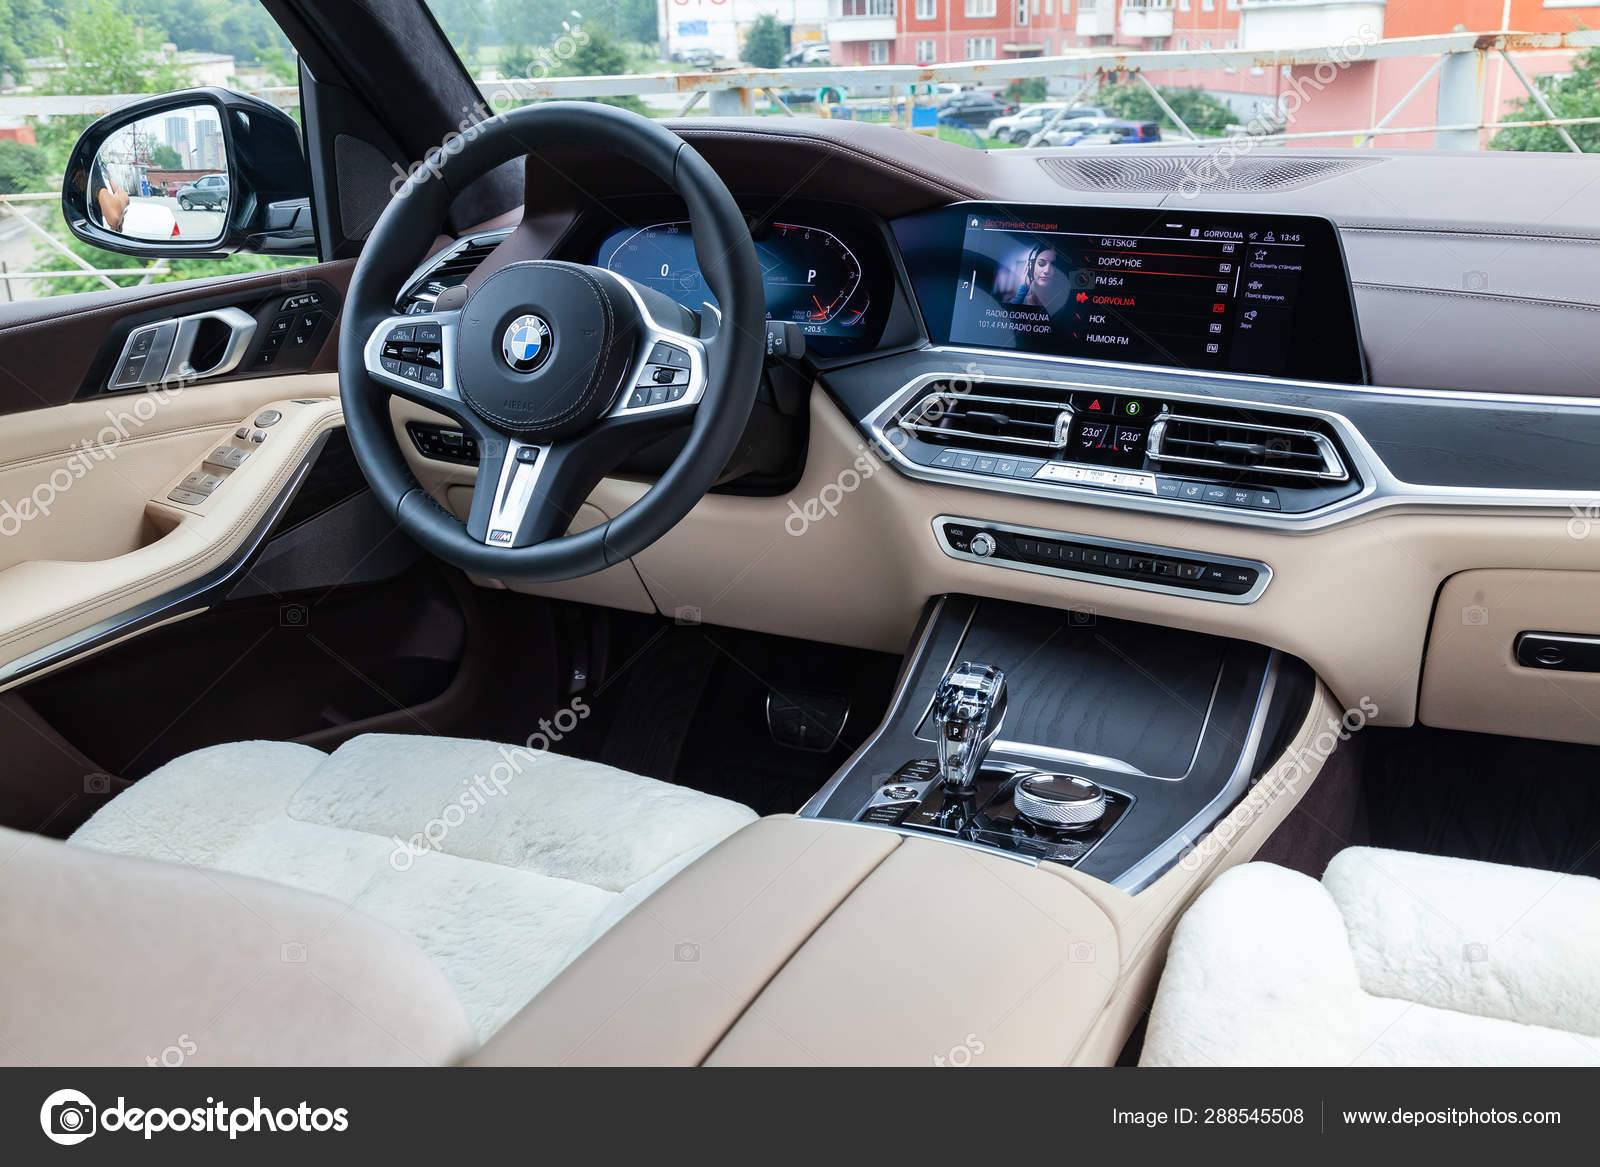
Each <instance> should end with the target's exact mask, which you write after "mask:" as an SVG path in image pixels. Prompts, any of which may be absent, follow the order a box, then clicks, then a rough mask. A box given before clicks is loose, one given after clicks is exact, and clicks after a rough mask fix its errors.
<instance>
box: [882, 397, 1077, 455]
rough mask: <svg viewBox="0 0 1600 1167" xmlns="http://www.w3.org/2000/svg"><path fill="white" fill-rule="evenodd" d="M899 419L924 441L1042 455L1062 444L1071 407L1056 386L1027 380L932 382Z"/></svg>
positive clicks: (1070, 417)
mask: <svg viewBox="0 0 1600 1167" xmlns="http://www.w3.org/2000/svg"><path fill="white" fill-rule="evenodd" d="M899 424H900V427H901V428H902V429H906V430H909V431H911V432H912V433H914V434H916V435H917V436H918V437H919V438H922V439H923V440H925V441H930V442H935V443H942V442H950V443H957V444H959V445H961V446H962V447H963V448H966V449H988V450H1000V451H1004V452H1007V453H1013V454H1015V453H1020V452H1022V451H1024V450H1029V451H1034V452H1038V453H1041V454H1044V455H1046V456H1048V455H1049V454H1052V453H1055V452H1056V451H1059V450H1064V449H1066V446H1067V436H1068V430H1069V429H1070V428H1071V425H1072V410H1071V409H1070V408H1069V407H1068V405H1067V402H1066V394H1064V393H1063V392H1061V391H1060V390H1051V389H1045V388H1043V387H1039V388H1035V387H1034V386H1031V385H1006V386H1004V387H994V388H987V387H985V388H979V389H977V390H968V389H965V388H962V389H957V388H954V387H953V386H952V385H950V384H949V383H947V382H935V383H934V384H933V385H930V386H929V387H928V390H927V392H926V393H924V394H923V396H921V397H920V398H918V399H917V402H916V404H915V405H913V406H912V407H911V408H910V409H908V410H906V411H905V412H904V413H903V414H901V416H900V422H899Z"/></svg>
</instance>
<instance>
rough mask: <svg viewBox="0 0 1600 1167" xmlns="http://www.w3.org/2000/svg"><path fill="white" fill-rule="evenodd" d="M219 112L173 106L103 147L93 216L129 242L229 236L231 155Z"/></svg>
mask: <svg viewBox="0 0 1600 1167" xmlns="http://www.w3.org/2000/svg"><path fill="white" fill-rule="evenodd" d="M224 143H225V139H224V138H223V135H222V119H221V117H220V116H219V115H218V113H217V110H216V107H215V106H211V105H191V106H183V107H180V108H177V109H170V110H166V111H163V112H162V113H159V114H153V115H151V116H149V117H144V118H140V119H139V120H138V121H136V122H133V123H131V124H129V125H126V126H123V127H122V128H121V129H119V130H116V131H115V132H113V133H112V134H111V136H110V137H108V138H107V139H106V140H105V141H104V142H103V143H101V146H100V149H99V150H98V151H97V152H96V153H95V157H94V162H93V163H92V164H91V165H90V167H89V173H88V184H89V189H88V192H87V193H88V196H89V198H88V210H89V216H90V218H92V219H93V220H94V221H95V222H96V223H97V224H99V225H100V226H101V227H104V228H105V229H106V230H108V231H115V232H117V233H119V234H121V235H123V236H126V237H127V238H129V239H147V240H151V241H156V240H161V241H166V240H182V241H183V242H185V243H215V242H218V241H220V240H221V239H222V237H223V236H224V235H225V234H226V233H227V211H228V202H229V198H228V195H229V182H228V157H227V147H226V145H225V144H224Z"/></svg>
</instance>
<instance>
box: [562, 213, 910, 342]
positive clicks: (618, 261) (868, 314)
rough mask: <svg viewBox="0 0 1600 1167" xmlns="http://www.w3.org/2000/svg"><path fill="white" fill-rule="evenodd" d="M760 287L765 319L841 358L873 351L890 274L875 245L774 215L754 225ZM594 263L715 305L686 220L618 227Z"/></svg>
mask: <svg viewBox="0 0 1600 1167" xmlns="http://www.w3.org/2000/svg"><path fill="white" fill-rule="evenodd" d="M752 236H753V238H754V240H755V246H756V255H757V258H758V259H759V260H760V263H761V273H762V278H763V281H764V283H765V286H766V300H767V319H769V320H781V321H789V322H793V323H795V324H798V325H799V326H800V329H801V331H802V332H803V333H805V337H806V347H807V349H808V351H811V352H814V353H816V354H818V355H820V356H841V355H847V354H854V353H859V352H865V351H867V350H869V349H871V348H872V347H873V346H874V345H875V344H876V343H877V340H878V337H879V335H880V334H881V333H882V331H883V322H884V318H885V315H886V313H887V310H888V300H889V297H890V294H891V291H892V277H891V276H890V274H889V272H888V270H887V266H888V265H887V263H886V261H884V260H883V259H882V258H881V256H880V254H879V252H878V250H876V249H874V250H869V249H868V248H867V247H865V246H864V245H863V244H862V242H861V241H859V240H849V239H847V238H846V237H845V235H844V234H842V233H840V232H837V231H834V230H830V229H828V228H825V227H820V226H816V225H814V224H811V223H807V222H794V221H790V220H788V219H778V220H774V221H771V222H766V223H761V224H758V225H757V226H756V228H755V229H754V230H753V231H752ZM592 262H593V263H594V264H595V266H597V267H604V268H608V269H610V270H611V271H614V272H616V273H617V274H618V275H622V276H626V277H627V278H628V279H630V280H633V281H634V282H636V283H639V284H642V285H644V286H646V287H650V288H654V289H656V290H657V291H659V292H662V293H663V294H665V295H667V296H670V297H671V298H672V299H674V300H676V301H677V302H678V303H680V304H682V305H684V306H685V307H686V308H691V309H694V310H696V311H698V310H699V309H700V307H701V306H702V305H703V304H707V303H709V304H712V305H715V304H716V302H717V301H716V297H715V296H714V295H713V294H712V292H711V289H710V288H709V287H707V286H706V283H705V278H704V276H702V275H701V272H700V264H699V261H698V260H697V259H696V258H695V253H694V236H693V234H692V232H691V230H690V225H689V223H688V222H687V221H686V220H682V219H676V220H666V221H662V222H655V223H648V224H640V225H633V226H627V227H622V228H619V229H617V230H614V231H612V232H611V233H609V234H608V235H607V236H606V237H605V238H604V240H602V241H601V243H600V246H599V248H598V250H597V254H596V255H595V256H594V258H593V260H592Z"/></svg>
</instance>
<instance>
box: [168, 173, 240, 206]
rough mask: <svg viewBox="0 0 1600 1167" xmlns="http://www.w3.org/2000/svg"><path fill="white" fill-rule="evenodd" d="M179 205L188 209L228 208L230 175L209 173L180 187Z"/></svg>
mask: <svg viewBox="0 0 1600 1167" xmlns="http://www.w3.org/2000/svg"><path fill="white" fill-rule="evenodd" d="M178 205H179V206H180V207H182V208H183V209H184V210H186V211H192V210H194V209H195V208H196V207H201V208H204V209H205V210H208V211H225V210H227V209H228V176H227V175H226V174H208V175H206V176H205V177H203V178H197V179H195V180H194V181H193V182H190V183H185V184H184V185H183V186H180V187H179V188H178Z"/></svg>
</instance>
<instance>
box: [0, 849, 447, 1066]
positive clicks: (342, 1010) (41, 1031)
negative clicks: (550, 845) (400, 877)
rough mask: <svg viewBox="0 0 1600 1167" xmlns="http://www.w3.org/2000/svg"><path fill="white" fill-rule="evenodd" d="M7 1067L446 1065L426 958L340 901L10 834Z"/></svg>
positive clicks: (1, 1058) (4, 857) (441, 991)
mask: <svg viewBox="0 0 1600 1167" xmlns="http://www.w3.org/2000/svg"><path fill="white" fill-rule="evenodd" d="M0 996H3V997H4V999H5V1001H6V1008H5V1009H4V1010H3V1011H0V1064H5V1065H12V1066H27V1065H34V1066H41V1065H64V1066H74V1065H77V1066H82V1065H130V1066H142V1065H146V1064H167V1065H175V1064H179V1063H185V1064H191V1065H209V1066H225V1065H290V1066H309V1065H442V1064H447V1063H449V1062H451V1061H453V1060H455V1059H456V1058H458V1057H459V1056H461V1055H462V1054H463V1053H465V1052H466V1051H467V1050H468V1049H470V1048H471V1047H472V1044H473V1037H472V1030H471V1027H470V1026H469V1025H468V1024H467V1018H466V1014H465V1012H464V1011H463V1010H462V1007H461V1004H460V1002H458V1001H457V1000H456V998H455V996H454V994H453V993H452V992H451V991H450V988H449V986H448V985H447V984H446V983H445V980H444V978H443V977H442V976H441V975H440V974H439V972H438V970H437V969H435V968H434V967H433V965H432V964H430V963H429V961H428V960H427V958H426V957H425V956H423V955H422V953H421V952H420V951H418V950H417V948H416V947H415V946H414V945H412V944H411V943H410V942H409V941H407V940H406V939H405V938H404V937H402V936H401V935H400V934H399V933H397V932H395V931H393V930H392V929H390V928H388V927H387V926H385V925H383V924H379V923H377V922H376V921H374V920H372V919H370V918H368V917H366V916H364V915H362V914H361V913H359V912H352V911H350V910H349V908H348V907H346V906H345V905H344V904H342V903H339V902H338V901H336V900H333V899H329V898H326V897H324V896H320V895H313V894H310V893H308V892H303V891H297V890H295V889H292V888H288V887H283V886H281V885H279V884H275V883H268V882H265V881H262V880H258V879H251V878H248V877H245V876H240V875H233V874H230V873H227V872H222V871H208V870H205V869H202V868H197V867H190V866H186V865H183V864H176V863H160V862H151V861H149V860H145V859H134V858H127V857H124V856H120V855H106V854H100V853H98V852H95V851H90V850H86V849H84V848H81V847H69V846H67V845H66V844H64V843H58V842H55V841H53V840H49V839H43V838H40V837H38V836H36V835H24V834H19V833H18V832H16V831H9V830H0Z"/></svg>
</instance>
